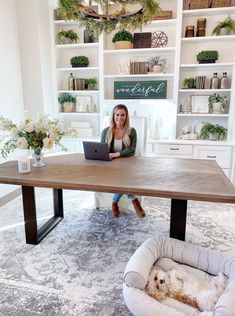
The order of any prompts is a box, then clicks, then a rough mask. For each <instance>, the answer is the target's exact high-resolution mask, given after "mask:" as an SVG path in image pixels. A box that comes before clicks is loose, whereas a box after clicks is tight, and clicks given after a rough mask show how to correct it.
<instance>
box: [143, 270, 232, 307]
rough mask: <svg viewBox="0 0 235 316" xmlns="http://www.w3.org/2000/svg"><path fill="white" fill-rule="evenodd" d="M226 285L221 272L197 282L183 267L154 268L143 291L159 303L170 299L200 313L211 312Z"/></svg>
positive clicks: (224, 277)
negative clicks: (167, 269) (169, 268)
mask: <svg viewBox="0 0 235 316" xmlns="http://www.w3.org/2000/svg"><path fill="white" fill-rule="evenodd" d="M226 285H227V278H226V276H225V275H224V274H223V273H221V272H219V273H218V275H217V276H210V275H207V276H206V277H205V279H203V280H198V279H197V278H196V277H195V276H193V275H192V274H190V273H189V272H187V271H186V270H185V269H184V268H183V267H179V268H176V269H172V270H169V271H164V270H162V269H161V268H159V267H157V266H154V267H153V268H152V269H151V271H150V275H149V278H148V282H147V286H146V288H145V291H146V292H147V293H148V294H149V295H150V296H151V297H153V298H155V299H156V300H158V301H160V302H161V301H162V300H164V299H165V298H166V297H171V298H174V299H176V300H178V301H181V302H183V303H185V304H188V305H191V306H193V307H195V308H197V309H199V310H200V311H212V310H213V308H214V306H215V304H216V302H217V301H218V298H219V297H220V295H221V294H222V293H223V291H224V289H225V287H226Z"/></svg>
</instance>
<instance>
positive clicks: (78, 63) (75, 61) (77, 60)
mask: <svg viewBox="0 0 235 316" xmlns="http://www.w3.org/2000/svg"><path fill="white" fill-rule="evenodd" d="M70 64H71V65H72V67H87V66H88V65H89V59H88V57H86V56H74V57H72V58H71V59H70Z"/></svg>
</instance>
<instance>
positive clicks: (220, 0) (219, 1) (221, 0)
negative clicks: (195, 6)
mask: <svg viewBox="0 0 235 316" xmlns="http://www.w3.org/2000/svg"><path fill="white" fill-rule="evenodd" d="M230 6H231V0H212V8H218V7H230Z"/></svg>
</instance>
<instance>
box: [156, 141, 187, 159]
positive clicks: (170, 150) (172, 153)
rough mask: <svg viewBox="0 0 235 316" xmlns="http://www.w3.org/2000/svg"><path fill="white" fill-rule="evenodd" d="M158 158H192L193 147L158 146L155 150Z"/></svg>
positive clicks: (176, 145)
mask: <svg viewBox="0 0 235 316" xmlns="http://www.w3.org/2000/svg"><path fill="white" fill-rule="evenodd" d="M155 153H156V154H157V155H158V156H165V157H167V156H168V157H175V158H192V154H193V146H192V145H182V144H158V145H157V146H156V149H155Z"/></svg>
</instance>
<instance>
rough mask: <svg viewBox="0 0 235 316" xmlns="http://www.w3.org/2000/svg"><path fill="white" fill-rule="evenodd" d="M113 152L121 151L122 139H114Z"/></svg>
mask: <svg viewBox="0 0 235 316" xmlns="http://www.w3.org/2000/svg"><path fill="white" fill-rule="evenodd" d="M113 145H114V146H113V148H114V152H115V153H116V152H120V151H122V139H114V144H113Z"/></svg>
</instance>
